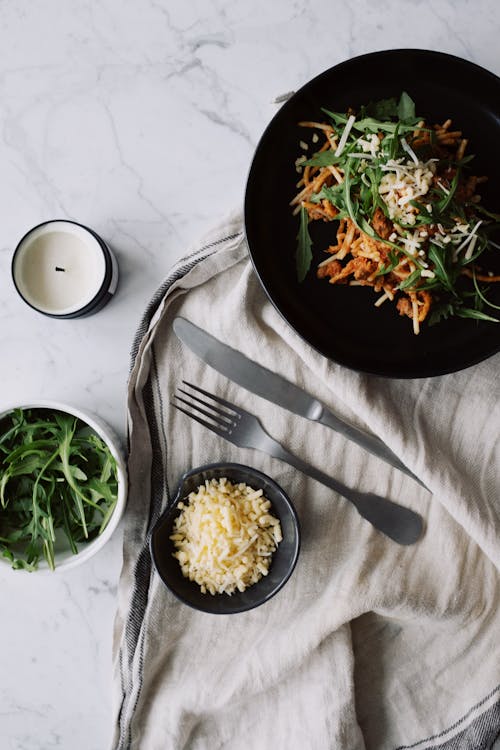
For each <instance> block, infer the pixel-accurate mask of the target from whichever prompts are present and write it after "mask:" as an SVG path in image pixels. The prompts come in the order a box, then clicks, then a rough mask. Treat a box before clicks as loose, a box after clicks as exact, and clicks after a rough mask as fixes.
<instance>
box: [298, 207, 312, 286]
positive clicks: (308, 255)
mask: <svg viewBox="0 0 500 750" xmlns="http://www.w3.org/2000/svg"><path fill="white" fill-rule="evenodd" d="M308 223H309V217H308V215H307V211H306V209H305V208H304V207H303V206H301V209H300V226H299V232H298V234H297V252H296V255H295V260H296V266H297V279H298V280H299V282H302V281H304V279H305V277H306V276H307V272H308V271H309V268H310V267H311V261H312V251H311V247H312V240H311V236H310V234H309V227H308Z"/></svg>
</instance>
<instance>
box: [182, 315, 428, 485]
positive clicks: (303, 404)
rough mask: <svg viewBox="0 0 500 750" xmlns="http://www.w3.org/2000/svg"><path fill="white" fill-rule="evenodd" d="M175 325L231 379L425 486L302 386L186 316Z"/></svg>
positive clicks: (377, 440) (379, 444) (196, 351)
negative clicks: (351, 443) (332, 432)
mask: <svg viewBox="0 0 500 750" xmlns="http://www.w3.org/2000/svg"><path fill="white" fill-rule="evenodd" d="M173 329H174V332H175V334H176V336H177V337H178V338H179V339H180V341H182V343H183V344H185V345H186V346H187V347H188V348H189V349H190V350H191V351H192V352H193V353H194V354H196V355H197V356H198V357H199V358H200V359H202V360H203V362H205V363H206V364H207V365H209V366H210V367H212V368H213V369H214V370H217V372H220V373H221V374H222V375H224V376H225V377H227V378H229V380H232V381H233V382H234V383H237V384H238V385H240V386H242V387H243V388H245V389H246V390H247V391H250V392H251V393H254V394H255V395H257V396H261V397H262V398H264V399H266V400H267V401H270V402H271V403H273V404H276V405H277V406H281V407H282V408H283V409H287V410H288V411H290V412H292V413H293V414H298V415H299V416H300V417H305V419H309V420H311V421H313V422H319V424H322V425H324V426H325V427H330V428H331V429H332V430H335V431H336V432H338V433H340V434H341V435H343V436H344V437H345V438H347V439H348V440H351V441H352V442H353V443H356V444H357V445H359V446H360V447H361V448H363V449H364V450H366V451H368V452H369V453H372V454H373V455H375V456H377V457H378V458H381V459H382V460H383V461H385V462H386V463H388V464H390V465H391V466H393V467H394V468H396V469H399V470H400V471H403V472H404V473H405V474H407V475H408V476H410V477H412V479H414V480H415V481H417V482H418V483H419V484H421V485H422V486H423V487H425V485H424V484H423V483H422V482H421V480H420V479H418V477H416V476H415V475H414V474H413V473H412V472H411V471H410V470H409V469H408V468H407V467H406V466H405V465H404V464H403V463H402V462H401V460H400V459H399V458H398V457H397V456H396V455H395V453H393V452H392V451H391V449H390V448H389V447H388V446H387V445H386V444H385V443H384V442H383V441H382V440H381V439H380V438H378V437H376V436H374V435H368V434H367V433H366V432H364V431H363V430H360V429H359V428H357V427H353V425H350V424H348V423H347V422H344V421H343V420H342V419H340V417H337V416H336V415H335V414H333V412H331V411H330V410H329V409H328V408H327V407H326V406H325V404H323V403H322V402H321V401H319V400H318V399H317V398H314V397H313V396H311V395H310V394H309V393H307V392H306V391H305V390H304V389H303V388H300V387H299V386H297V385H295V384H294V383H291V382H290V381H289V380H286V378H284V377H282V376H281V375H278V374H277V373H275V372H272V371H271V370H268V369H267V367H264V366H263V365H260V364H259V363H258V362H255V361H253V360H251V359H249V358H248V357H246V356H245V355H244V354H242V353H241V352H239V351H237V350H236V349H233V348H231V347H230V346H228V345H227V344H224V343H223V342H222V341H219V339H216V338H215V337H214V336H212V335H211V334H209V333H207V332H206V331H204V330H202V329H201V328H199V327H198V326H196V325H195V324H194V323H191V322H190V321H189V320H186V319H185V318H182V317H176V318H175V319H174V322H173Z"/></svg>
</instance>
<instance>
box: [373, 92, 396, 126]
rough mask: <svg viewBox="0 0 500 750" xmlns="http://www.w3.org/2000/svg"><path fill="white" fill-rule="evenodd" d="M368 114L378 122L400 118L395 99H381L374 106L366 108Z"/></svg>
mask: <svg viewBox="0 0 500 750" xmlns="http://www.w3.org/2000/svg"><path fill="white" fill-rule="evenodd" d="M366 113H367V114H368V115H371V116H372V117H374V118H375V119H376V120H389V119H390V118H391V117H397V116H398V103H397V100H396V99H395V97H391V98H390V99H380V100H379V101H378V102H375V103H374V104H370V105H368V107H366Z"/></svg>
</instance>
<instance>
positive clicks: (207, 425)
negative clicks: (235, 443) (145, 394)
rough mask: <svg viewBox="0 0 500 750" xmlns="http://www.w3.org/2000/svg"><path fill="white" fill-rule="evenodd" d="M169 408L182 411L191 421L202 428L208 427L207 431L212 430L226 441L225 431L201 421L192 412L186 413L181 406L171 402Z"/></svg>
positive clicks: (203, 420)
mask: <svg viewBox="0 0 500 750" xmlns="http://www.w3.org/2000/svg"><path fill="white" fill-rule="evenodd" d="M170 403H171V406H173V407H174V409H178V410H179V411H182V412H183V413H184V414H186V415H187V416H188V417H190V418H191V419H194V421H195V422H198V423H199V424H202V425H203V426H204V427H208V429H209V430H212V432H215V434H216V435H219V437H223V438H226V439H227V431H226V430H223V429H221V428H220V427H217V426H216V425H214V424H210V422H207V421H206V420H205V419H201V417H197V416H196V414H193V413H192V412H190V411H188V410H187V409H183V408H182V406H178V405H177V404H174V403H172V402H170Z"/></svg>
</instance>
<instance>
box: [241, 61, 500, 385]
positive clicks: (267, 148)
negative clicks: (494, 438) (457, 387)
mask: <svg viewBox="0 0 500 750" xmlns="http://www.w3.org/2000/svg"><path fill="white" fill-rule="evenodd" d="M403 90H406V91H408V93H409V94H410V96H411V97H412V98H413V99H414V101H415V103H416V108H417V114H418V115H421V116H422V117H425V118H426V119H427V120H428V121H430V122H443V121H444V120H445V119H446V118H448V117H451V118H452V120H453V123H454V125H455V126H456V127H457V128H460V129H461V130H462V131H463V133H464V136H465V137H467V138H468V139H469V145H468V149H467V153H468V154H475V155H476V159H475V160H474V162H473V164H474V174H486V175H488V177H489V181H488V183H487V185H486V186H482V187H484V189H483V190H482V196H483V204H484V205H485V206H486V207H488V208H489V209H490V210H492V211H496V212H498V211H499V210H500V199H499V196H500V190H499V183H500V146H499V144H500V79H499V78H498V77H497V76H495V75H493V74H492V73H490V72H488V71H487V70H484V69H483V68H480V67H478V66H477V65H474V64H472V63H470V62H467V61H465V60H462V59H460V58H458V57H453V56H451V55H445V54H442V53H439V52H429V51H426V50H390V51H385V52H376V53H373V54H369V55H363V56H361V57H356V58H353V59H352V60H348V61H346V62H344V63H341V64H340V65H336V66H335V67H334V68H331V69H330V70H327V71H326V72H324V73H322V74H321V75H319V76H318V77H317V78H314V79H313V80H312V81H310V82H309V83H308V84H306V85H305V86H304V87H303V88H301V89H300V90H299V91H298V92H297V93H296V94H294V95H293V97H292V98H291V99H289V100H288V101H287V102H286V103H285V104H284V105H283V106H282V108H281V109H280V111H279V112H278V113H277V114H276V116H275V117H274V118H273V120H272V121H271V123H270V124H269V126H268V128H267V129H266V131H265V132H264V135H263V136H262V138H261V140H260V142H259V145H258V147H257V150H256V153H255V156H254V159H253V162H252V165H251V169H250V173H249V177H248V183H247V189H246V196H245V229H246V236H247V240H248V245H249V248H250V255H251V258H252V261H253V264H254V268H255V270H256V272H257V275H258V277H259V279H260V281H261V283H262V285H263V287H264V289H265V291H266V293H267V295H268V296H269V298H270V300H271V301H272V303H273V304H274V305H275V307H276V308H277V310H278V311H279V312H280V313H281V315H283V317H284V318H285V319H286V320H287V321H288V323H289V324H290V325H291V326H292V327H293V328H294V329H295V331H296V332H297V333H298V334H299V335H300V336H302V338H303V339H305V340H306V341H307V342H308V343H309V344H311V345H312V346H313V347H314V348H315V349H317V350H318V351H319V352H321V354H323V355H325V356H326V357H329V358H330V359H332V360H334V361H336V362H339V363H340V364H343V365H345V366H347V367H350V368H353V369H355V370H360V371H364V372H370V373H375V374H377V375H383V376H389V377H401V378H410V377H424V376H430V375H442V374H444V373H448V372H454V371H456V370H460V369H462V368H464V367H468V366H470V365H472V364H475V363H477V362H479V361H481V360H483V359H485V358H486V357H489V356H490V355H492V354H494V353H495V352H497V351H499V350H500V326H499V325H497V324H495V323H487V322H482V321H481V322H478V321H473V320H465V319H461V318H453V319H450V320H446V321H443V322H440V323H439V324H437V325H435V326H432V327H430V326H428V325H425V324H424V325H423V326H422V330H421V333H420V334H419V335H418V336H415V335H414V334H413V331H412V324H411V320H410V319H409V318H407V317H404V318H403V317H400V316H399V314H398V312H397V310H396V308H395V305H394V304H391V303H390V302H386V303H385V304H384V305H382V306H381V307H380V308H375V307H374V306H373V303H374V301H375V300H376V295H375V293H374V292H373V290H372V289H371V288H367V287H348V286H340V285H331V284H328V283H327V282H326V281H325V280H318V279H317V278H316V276H315V271H314V269H315V267H316V265H317V263H318V262H319V261H320V260H322V259H323V258H324V257H325V255H324V249H325V248H326V247H327V246H328V244H330V242H331V239H332V234H333V233H332V226H331V225H329V224H326V223H324V222H314V223H313V224H312V225H311V237H312V239H313V254H314V259H313V264H312V266H311V270H310V272H309V274H308V276H307V278H306V280H305V281H304V282H303V283H302V284H299V283H298V281H297V278H296V271H295V249H296V235H297V230H298V218H297V217H296V216H292V212H291V210H290V207H289V205H288V204H289V201H290V200H291V199H292V198H293V196H294V195H295V193H296V188H295V185H296V182H297V180H298V179H299V178H298V175H297V172H296V170H295V159H296V158H297V157H298V156H300V154H301V153H302V152H301V150H300V147H299V141H300V140H301V139H303V138H304V129H303V128H299V127H298V126H297V122H299V121H300V120H304V119H311V120H313V119H317V118H320V119H321V120H324V115H322V113H321V107H327V108H331V109H333V110H337V111H345V110H346V109H347V108H348V107H350V106H351V107H353V108H357V107H359V106H360V105H362V104H368V103H369V102H371V101H376V100H378V99H383V98H387V97H391V96H396V97H399V95H400V93H401V91H403ZM499 256H500V252H499V253H496V254H495V257H494V259H493V261H492V263H493V265H491V264H490V267H491V268H492V269H493V270H495V271H497V272H500V268H499V264H498V263H499V261H498V258H499ZM497 269H498V270H497ZM489 298H490V299H491V301H492V302H494V303H495V304H499V303H500V284H496V285H495V284H493V285H492V292H491V293H490V295H489ZM493 314H494V313H493Z"/></svg>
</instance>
